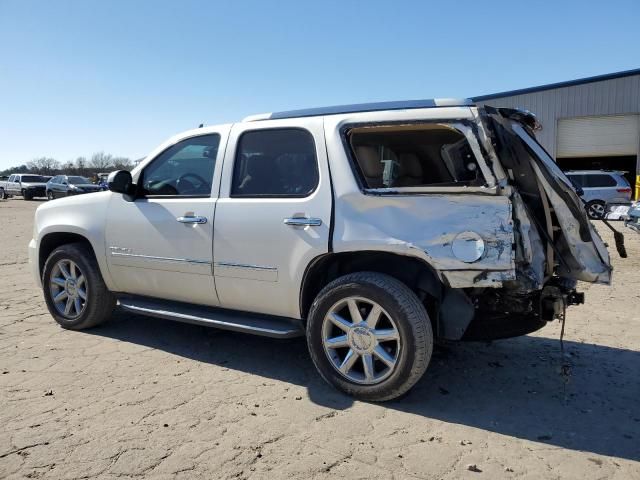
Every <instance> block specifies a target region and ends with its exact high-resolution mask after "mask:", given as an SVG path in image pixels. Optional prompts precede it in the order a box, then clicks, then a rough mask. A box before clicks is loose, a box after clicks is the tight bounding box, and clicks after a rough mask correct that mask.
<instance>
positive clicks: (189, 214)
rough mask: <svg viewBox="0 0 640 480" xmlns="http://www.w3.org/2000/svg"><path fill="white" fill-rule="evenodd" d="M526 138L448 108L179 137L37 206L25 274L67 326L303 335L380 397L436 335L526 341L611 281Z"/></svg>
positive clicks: (516, 119) (552, 170) (245, 125)
mask: <svg viewBox="0 0 640 480" xmlns="http://www.w3.org/2000/svg"><path fill="white" fill-rule="evenodd" d="M538 126H539V125H538V124H537V122H536V120H535V117H534V116H533V115H531V114H530V113H528V112H522V111H518V110H511V109H495V108H491V107H488V106H484V107H481V108H478V107H476V106H475V105H473V104H472V103H471V102H470V101H466V100H461V101H457V100H450V99H447V100H420V101H410V102H385V103H378V104H366V105H347V106H342V107H329V108H319V109H310V110H300V111H292V112H281V113H272V114H264V115H256V116H253V117H250V118H247V119H245V120H244V121H242V122H239V123H235V124H232V125H218V126H212V127H206V128H200V129H196V130H191V131H188V132H185V133H182V134H180V135H177V136H175V137H173V138H171V139H170V140H168V141H167V142H166V143H164V144H162V145H161V146H160V147H158V148H157V149H156V150H155V151H154V152H152V153H151V154H150V155H149V156H148V157H147V158H146V159H145V160H144V161H143V162H141V164H140V165H139V166H137V167H136V168H135V169H134V170H133V172H131V173H129V172H126V171H119V172H114V173H112V174H111V175H110V176H109V182H108V183H109V189H110V191H107V192H99V193H94V194H92V195H82V196H79V197H75V196H74V197H67V198H63V199H61V200H56V201H55V202H48V203H47V204H44V205H41V206H40V207H39V208H38V210H37V211H36V215H35V227H34V236H33V239H32V240H31V242H30V244H29V261H30V264H31V268H32V269H33V274H34V277H35V278H36V280H37V281H38V283H39V284H40V285H42V288H43V292H44V298H45V301H46V304H47V307H48V308H49V311H50V312H51V314H52V316H53V318H54V319H55V320H56V321H57V322H58V323H59V324H60V325H62V326H63V327H64V328H69V329H75V330H80V329H84V328H89V327H93V326H96V325H98V324H100V323H102V322H104V321H106V320H108V319H109V318H110V316H111V313H112V311H113V309H114V308H115V307H116V304H119V306H120V308H123V309H125V310H127V311H130V312H135V313H138V314H142V315H150V316H156V317H162V318H167V319H172V320H177V321H182V322H189V323H196V324H199V325H207V326H212V327H218V328H224V329H229V330H234V331H240V332H248V333H254V334H257V335H265V336H271V337H279V338H285V337H293V336H306V340H307V344H308V346H309V351H310V354H311V358H312V360H313V362H314V364H315V365H316V367H317V369H318V371H319V372H320V374H321V375H322V376H323V377H324V378H325V379H326V380H327V381H328V382H329V383H331V384H332V385H334V386H335V387H337V388H339V389H341V390H342V391H344V392H347V393H349V394H351V395H354V396H357V397H359V398H362V399H367V400H388V399H392V398H395V397H397V396H399V395H401V394H403V393H404V392H406V391H407V390H409V388H411V386H412V385H413V384H414V383H415V382H416V381H417V380H418V379H419V378H420V377H421V376H422V374H423V373H424V371H425V370H426V368H427V366H428V364H429V361H430V358H431V352H432V347H433V343H434V340H436V339H438V338H440V339H449V340H473V339H493V338H502V337H509V336H516V335H523V334H526V333H529V332H532V331H534V330H537V329H539V328H541V327H542V326H544V325H545V324H546V323H547V322H548V321H550V320H553V319H554V318H560V317H561V316H562V315H563V312H564V308H565V307H566V306H567V305H571V304H575V303H580V302H582V300H583V295H582V294H580V293H578V292H576V290H575V286H576V281H577V280H582V281H586V282H594V283H605V284H608V283H609V282H610V281H611V266H610V263H609V255H608V252H607V249H606V247H605V245H604V243H603V242H602V240H601V239H600V237H599V236H598V234H597V233H596V231H595V229H594V228H593V226H592V225H591V223H590V222H589V220H588V217H587V215H586V213H585V210H584V208H583V205H582V203H581V201H580V199H579V198H578V196H577V195H576V192H575V189H574V187H573V186H572V185H571V183H570V182H569V180H568V179H567V177H566V176H565V175H564V174H563V173H562V171H560V170H559V168H558V167H557V165H556V164H555V162H554V161H553V159H552V158H550V157H549V156H548V154H547V153H546V152H545V150H544V149H543V148H542V147H541V146H540V145H539V144H538V143H537V141H536V140H535V136H534V130H535V129H536V128H537V127H538ZM121 327H122V328H127V326H126V324H123V325H121ZM226 338H227V339H226V340H221V341H232V340H229V339H228V337H226ZM246 354H247V355H251V352H246Z"/></svg>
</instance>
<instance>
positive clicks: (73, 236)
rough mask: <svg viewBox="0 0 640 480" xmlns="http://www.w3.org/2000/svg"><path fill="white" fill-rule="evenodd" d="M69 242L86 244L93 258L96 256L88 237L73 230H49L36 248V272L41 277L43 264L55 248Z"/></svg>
mask: <svg viewBox="0 0 640 480" xmlns="http://www.w3.org/2000/svg"><path fill="white" fill-rule="evenodd" d="M70 243H82V244H84V245H86V246H87V247H88V248H89V249H90V250H91V253H93V256H94V258H97V256H96V252H95V250H94V248H93V245H91V242H90V241H89V239H88V238H87V237H85V236H83V235H81V234H79V233H74V232H51V233H47V234H46V235H44V236H43V237H42V238H41V239H40V247H39V249H38V272H39V274H40V277H42V272H43V270H44V264H45V262H46V261H47V258H49V255H51V252H53V251H54V250H55V249H56V248H58V247H60V246H62V245H68V244H70Z"/></svg>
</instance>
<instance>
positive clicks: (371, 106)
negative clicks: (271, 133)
mask: <svg viewBox="0 0 640 480" xmlns="http://www.w3.org/2000/svg"><path fill="white" fill-rule="evenodd" d="M471 105H473V102H472V101H471V100H469V99H468V98H463V99H456V98H431V99H425V100H402V101H394V102H375V103H357V104H352V105H334V106H331V107H319V108H306V109H302V110H289V111H285V112H275V113H264V114H258V115H251V116H249V117H246V118H245V119H244V121H246V122H248V121H256V120H277V119H281V118H297V117H316V116H323V115H338V114H341V113H361V112H377V111H384V110H407V109H414V108H436V107H468V106H471Z"/></svg>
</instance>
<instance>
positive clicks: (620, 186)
mask: <svg viewBox="0 0 640 480" xmlns="http://www.w3.org/2000/svg"><path fill="white" fill-rule="evenodd" d="M565 174H566V175H567V178H568V179H569V180H571V182H572V183H573V184H574V185H576V186H577V187H580V188H582V192H583V193H582V198H583V199H584V201H585V202H587V204H586V209H587V213H588V214H589V217H591V218H592V219H600V218H603V217H604V215H605V213H606V205H607V204H608V203H629V202H631V185H629V182H628V181H627V179H626V178H624V172H618V171H614V170H570V171H567V172H565Z"/></svg>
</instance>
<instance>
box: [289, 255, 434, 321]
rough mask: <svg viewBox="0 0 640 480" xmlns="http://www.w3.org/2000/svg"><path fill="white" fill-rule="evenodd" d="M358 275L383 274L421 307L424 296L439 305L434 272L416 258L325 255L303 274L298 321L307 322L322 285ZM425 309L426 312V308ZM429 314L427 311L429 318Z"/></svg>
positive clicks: (312, 263)
mask: <svg viewBox="0 0 640 480" xmlns="http://www.w3.org/2000/svg"><path fill="white" fill-rule="evenodd" d="M360 271H370V272H377V273H384V274H387V275H390V276H392V277H394V278H396V279H397V280H399V281H401V282H402V283H404V284H405V285H407V286H408V287H409V288H410V289H411V290H412V291H413V292H414V293H416V294H417V295H418V298H420V300H421V301H422V302H423V303H425V301H426V300H427V296H428V297H430V298H432V299H434V300H436V301H439V299H440V298H441V296H442V293H443V283H442V281H441V276H440V275H439V273H438V271H437V270H436V269H435V268H434V267H433V266H431V265H429V264H428V263H426V262H425V261H423V260H421V259H419V258H416V257H411V256H407V255H400V254H397V253H390V252H383V251H377V250H365V251H357V252H341V253H328V254H325V255H320V256H318V257H316V258H314V260H313V261H312V262H311V263H310V264H309V265H308V266H307V269H306V271H305V273H304V276H303V279H302V284H301V288H300V300H299V302H300V315H301V318H302V319H303V320H305V319H306V318H307V315H308V313H309V310H310V308H311V305H312V303H313V300H314V299H315V297H316V296H317V295H318V293H319V292H320V290H322V288H324V286H325V285H327V284H328V283H329V282H331V281H332V280H334V279H336V278H338V277H341V276H343V275H347V274H349V273H354V272H360ZM427 303H428V302H427ZM425 306H427V310H429V309H430V306H429V305H425ZM432 313H433V312H431V311H429V314H430V316H431V314H432ZM432 318H435V316H432Z"/></svg>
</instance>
